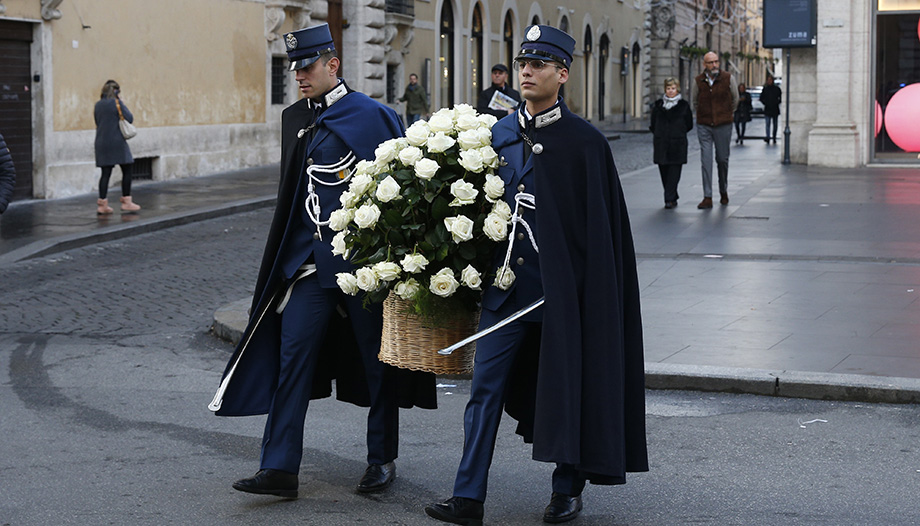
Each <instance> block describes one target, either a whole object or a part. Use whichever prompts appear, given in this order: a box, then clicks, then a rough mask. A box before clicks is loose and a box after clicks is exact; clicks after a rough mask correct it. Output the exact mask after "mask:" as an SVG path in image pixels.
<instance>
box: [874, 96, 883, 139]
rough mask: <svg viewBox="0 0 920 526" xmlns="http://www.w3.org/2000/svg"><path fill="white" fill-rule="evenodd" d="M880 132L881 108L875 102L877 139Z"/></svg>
mask: <svg viewBox="0 0 920 526" xmlns="http://www.w3.org/2000/svg"><path fill="white" fill-rule="evenodd" d="M880 131H882V107H881V106H880V105H879V103H878V101H875V136H876V137H878V132H880Z"/></svg>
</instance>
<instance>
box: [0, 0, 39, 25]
mask: <svg viewBox="0 0 920 526" xmlns="http://www.w3.org/2000/svg"><path fill="white" fill-rule="evenodd" d="M3 5H5V6H6V13H3V16H4V18H24V19H27V20H29V19H30V20H41V19H42V15H41V13H42V6H41V2H39V1H38V0H36V1H35V2H30V1H27V0H4V2H3Z"/></svg>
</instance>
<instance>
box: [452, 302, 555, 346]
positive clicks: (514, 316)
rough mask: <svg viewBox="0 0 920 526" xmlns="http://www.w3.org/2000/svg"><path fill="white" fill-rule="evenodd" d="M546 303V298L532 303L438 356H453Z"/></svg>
mask: <svg viewBox="0 0 920 526" xmlns="http://www.w3.org/2000/svg"><path fill="white" fill-rule="evenodd" d="M545 301H546V298H540V299H538V300H537V301H535V302H533V303H531V304H530V305H528V306H526V307H524V308H523V309H521V310H519V311H517V312H515V313H514V314H512V315H511V316H508V317H507V318H505V319H503V320H501V321H499V322H498V323H496V324H494V325H492V326H490V327H486V328H485V329H483V330H481V331H479V332H477V333H476V334H474V335H472V336H470V337H468V338H464V339H462V340H460V341H459V342H457V343H455V344H453V345H451V346H450V347H445V348H443V349H441V350H440V351H438V354H443V355H449V354H452V353H453V352H454V351H456V350H457V349H459V348H460V347H463V346H464V345H466V344H468V343H473V342H474V341H476V340H478V339H480V338H482V337H483V336H485V335H487V334H489V333H491V332H494V331H497V330H498V329H501V328H502V327H504V326H505V325H508V324H509V323H511V322H513V321H515V320H517V319H519V318H521V317H522V316H524V315H525V314H527V313H528V312H530V311H532V310H534V309H536V308H537V307H539V306H540V305H543V303H544V302H545Z"/></svg>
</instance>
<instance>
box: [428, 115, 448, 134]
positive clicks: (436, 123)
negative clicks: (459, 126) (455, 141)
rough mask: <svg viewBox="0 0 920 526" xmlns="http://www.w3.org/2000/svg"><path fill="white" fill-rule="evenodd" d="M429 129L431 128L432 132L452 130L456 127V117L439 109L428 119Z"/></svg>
mask: <svg viewBox="0 0 920 526" xmlns="http://www.w3.org/2000/svg"><path fill="white" fill-rule="evenodd" d="M428 129H430V130H431V132H432V133H438V132H442V133H447V132H451V131H453V129H454V118H453V116H451V115H448V114H444V113H441V112H440V111H439V112H437V113H435V114H434V115H432V116H431V118H430V119H428Z"/></svg>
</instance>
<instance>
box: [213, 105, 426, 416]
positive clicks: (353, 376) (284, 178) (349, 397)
mask: <svg viewBox="0 0 920 526" xmlns="http://www.w3.org/2000/svg"><path fill="white" fill-rule="evenodd" d="M313 112H314V110H313V108H312V107H311V106H310V104H309V103H308V101H307V100H306V99H301V100H299V101H297V102H295V103H294V104H292V105H291V106H289V107H287V108H286V109H285V110H284V112H283V113H282V117H281V181H280V183H279V187H278V202H277V205H276V207H275V213H274V216H273V218H272V224H271V228H270V230H269V234H268V239H267V241H266V243H265V250H264V252H263V254H262V263H261V266H260V268H259V277H258V279H257V280H256V287H255V293H254V294H253V301H252V306H251V308H250V318H249V323H248V325H247V327H246V330H245V332H244V333H243V336H242V338H241V339H240V343H239V345H237V348H236V350H235V351H234V353H233V356H231V358H230V361H229V363H228V364H227V367H226V369H225V371H224V375H223V376H226V375H227V373H228V372H229V371H230V368H231V367H232V364H233V363H234V361H235V360H236V359H237V356H239V355H240V353H242V358H241V359H240V363H239V364H238V365H237V368H236V371H235V372H234V374H233V377H232V378H231V380H230V383H229V385H228V387H227V390H226V392H225V393H224V397H223V401H222V403H221V407H220V409H219V410H218V411H216V414H217V415H219V416H245V415H257V414H265V413H267V412H268V410H269V407H270V405H271V399H272V393H274V390H275V388H276V386H277V383H278V373H279V371H278V369H279V348H280V344H281V340H280V333H281V331H280V327H281V315H280V314H277V313H275V310H274V307H275V304H276V303H277V302H272V299H273V298H274V297H275V294H276V293H277V291H279V290H280V289H281V288H282V287H283V286H284V285H285V281H284V277H283V273H282V272H281V269H280V264H279V258H278V256H279V253H280V251H281V242H282V239H283V238H284V233H285V227H286V226H287V223H288V219H289V217H290V215H291V213H292V212H293V210H294V207H295V206H297V207H302V206H304V204H303V203H302V202H301V203H294V202H293V201H294V196H295V195H296V194H297V192H296V190H297V185H298V182H299V181H300V180H301V179H300V175H301V173H302V172H303V170H304V169H305V166H304V161H305V158H306V155H307V151H308V144H307V141H306V140H299V138H298V136H297V134H298V132H299V131H300V130H301V129H304V128H306V127H307V125H308V124H309V123H311V122H313V120H314V115H313ZM316 122H317V132H316V136H315V137H314V139H313V144H316V143H318V142H319V141H321V140H322V137H323V134H328V133H333V134H335V135H336V137H338V138H339V139H340V140H341V141H343V142H344V143H345V144H347V145H348V147H349V148H351V150H352V151H354V152H355V155H356V156H357V157H358V159H370V160H372V159H374V150H375V149H376V148H377V146H378V145H379V144H380V143H382V142H384V141H386V140H388V139H392V138H393V137H401V136H402V135H403V131H402V130H403V128H402V124H401V123H400V120H399V116H398V115H397V114H396V112H394V111H393V110H392V109H390V108H388V107H387V106H384V105H382V104H380V103H378V102H376V101H374V100H373V99H371V98H370V97H368V96H366V95H364V94H363V93H359V92H349V93H348V95H346V96H344V97H343V98H341V99H340V100H338V101H337V102H336V103H335V104H333V105H332V106H330V107H329V108H327V109H326V110H325V111H323V112H322V113H321V114H320V116H319V118H318V119H316ZM244 347H245V352H243V351H244ZM387 367H390V366H387ZM396 377H397V379H398V391H399V405H400V407H404V408H409V407H413V406H418V407H423V408H429V409H433V408H436V407H437V398H436V396H437V395H436V392H435V376H434V375H432V374H428V373H419V372H413V371H406V370H403V369H399V370H398V373H397V375H396ZM332 380H335V381H336V384H335V386H336V387H335V392H336V398H337V399H338V400H341V401H344V402H349V403H352V404H355V405H358V406H361V407H368V406H370V393H369V392H368V389H367V380H366V377H365V373H364V366H363V363H362V361H361V356H360V353H359V351H358V346H357V342H356V341H355V338H354V334H353V332H352V328H351V324H350V322H349V320H348V319H345V318H342V317H341V316H337V315H333V316H332V321H331V322H330V325H329V327H328V329H327V332H326V337H325V341H324V343H323V349H322V352H321V353H320V356H319V359H318V363H317V368H316V374H315V376H314V379H313V387H312V393H311V398H312V399H317V398H326V397H329V396H331V394H332Z"/></svg>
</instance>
